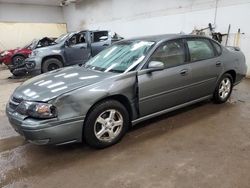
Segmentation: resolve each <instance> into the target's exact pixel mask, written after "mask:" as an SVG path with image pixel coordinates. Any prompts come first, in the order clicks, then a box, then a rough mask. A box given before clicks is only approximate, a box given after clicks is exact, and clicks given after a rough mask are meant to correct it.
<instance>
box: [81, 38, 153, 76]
mask: <svg viewBox="0 0 250 188" xmlns="http://www.w3.org/2000/svg"><path fill="white" fill-rule="evenodd" d="M153 45H154V42H150V41H124V42H120V43H117V44H114V45H113V46H112V47H110V48H108V49H106V50H103V51H102V52H100V53H99V54H98V55H96V56H95V57H93V58H92V59H90V60H89V61H88V62H87V63H86V64H85V67H86V68H91V69H93V70H99V71H103V72H117V73H123V72H129V71H131V70H135V69H136V67H137V66H138V65H139V64H140V63H141V62H142V61H143V59H144V58H145V56H146V54H147V52H148V51H149V49H150V48H151V47H152V46H153Z"/></svg>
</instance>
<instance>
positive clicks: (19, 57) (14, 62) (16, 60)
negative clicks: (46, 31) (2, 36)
mask: <svg viewBox="0 0 250 188" xmlns="http://www.w3.org/2000/svg"><path fill="white" fill-rule="evenodd" d="M54 40H55V38H48V37H44V38H42V39H40V40H36V39H35V40H33V41H32V42H31V43H29V44H28V45H25V46H24V47H22V48H17V49H13V50H6V51H3V52H1V53H0V62H1V63H3V64H5V65H6V66H8V68H9V70H10V71H11V73H13V74H14V75H18V71H17V70H18V69H19V68H20V67H22V66H23V64H24V60H25V59H26V58H27V57H28V56H29V55H30V54H31V52H32V50H34V49H37V48H41V47H45V46H49V45H51V44H53V42H54Z"/></svg>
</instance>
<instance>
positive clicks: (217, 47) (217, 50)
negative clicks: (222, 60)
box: [212, 41, 222, 55]
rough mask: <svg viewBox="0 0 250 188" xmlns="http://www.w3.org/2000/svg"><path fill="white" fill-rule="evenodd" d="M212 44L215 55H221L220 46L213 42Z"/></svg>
mask: <svg viewBox="0 0 250 188" xmlns="http://www.w3.org/2000/svg"><path fill="white" fill-rule="evenodd" d="M212 43H213V45H214V48H215V50H216V52H217V54H218V55H221V53H222V49H221V46H220V45H219V44H218V43H216V42H214V41H212Z"/></svg>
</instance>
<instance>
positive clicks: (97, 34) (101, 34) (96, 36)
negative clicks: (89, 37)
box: [93, 31, 108, 42]
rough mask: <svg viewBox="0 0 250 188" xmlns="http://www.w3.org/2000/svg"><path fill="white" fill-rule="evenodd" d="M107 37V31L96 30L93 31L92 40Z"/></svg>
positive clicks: (101, 39)
mask: <svg viewBox="0 0 250 188" xmlns="http://www.w3.org/2000/svg"><path fill="white" fill-rule="evenodd" d="M107 39H108V31H98V32H94V33H93V42H101V41H105V40H107Z"/></svg>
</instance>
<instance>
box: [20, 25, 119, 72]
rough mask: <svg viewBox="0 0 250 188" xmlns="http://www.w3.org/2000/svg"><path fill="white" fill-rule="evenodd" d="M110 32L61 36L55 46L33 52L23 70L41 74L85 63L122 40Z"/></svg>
mask: <svg viewBox="0 0 250 188" xmlns="http://www.w3.org/2000/svg"><path fill="white" fill-rule="evenodd" d="M121 39H122V38H121V37H119V36H118V35H117V34H115V35H112V34H111V33H110V32H109V31H106V30H104V31H99V30H98V31H89V30H85V31H77V32H70V33H66V34H64V35H62V36H60V37H59V38H58V39H57V40H55V44H54V45H52V46H48V47H45V48H41V49H36V50H33V52H32V53H31V55H30V57H29V58H28V59H26V61H25V66H24V67H23V69H24V70H25V71H27V72H29V73H34V74H40V73H45V72H48V71H52V70H55V69H58V68H61V67H65V66H69V65H75V64H79V63H85V62H86V61H87V60H89V59H90V58H91V57H93V56H95V55H96V54H98V53H99V52H100V51H102V50H103V49H105V48H107V47H108V46H110V45H111V44H112V43H113V42H115V41H118V40H121Z"/></svg>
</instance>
